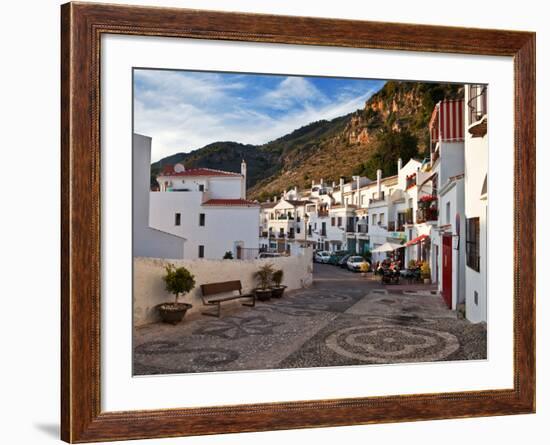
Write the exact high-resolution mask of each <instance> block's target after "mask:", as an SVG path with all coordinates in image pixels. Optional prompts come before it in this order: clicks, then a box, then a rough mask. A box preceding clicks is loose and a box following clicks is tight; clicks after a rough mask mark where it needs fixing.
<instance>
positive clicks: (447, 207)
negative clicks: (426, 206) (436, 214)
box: [445, 202, 451, 224]
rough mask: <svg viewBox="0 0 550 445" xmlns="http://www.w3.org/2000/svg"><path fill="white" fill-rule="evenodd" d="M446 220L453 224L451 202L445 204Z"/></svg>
mask: <svg viewBox="0 0 550 445" xmlns="http://www.w3.org/2000/svg"><path fill="white" fill-rule="evenodd" d="M445 222H446V223H447V224H451V203H450V202H448V203H447V204H446V205H445Z"/></svg>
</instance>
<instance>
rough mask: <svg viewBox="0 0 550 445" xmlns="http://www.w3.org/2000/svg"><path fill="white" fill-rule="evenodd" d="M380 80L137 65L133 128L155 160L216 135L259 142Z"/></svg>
mask: <svg viewBox="0 0 550 445" xmlns="http://www.w3.org/2000/svg"><path fill="white" fill-rule="evenodd" d="M384 83H385V82H384V81H381V80H369V79H343V78H328V77H300V76H274V75H263V74H230V73H214V72H192V71H172V70H170V71H168V70H143V69H140V70H135V71H134V93H135V95H134V130H135V131H136V132H137V133H141V134H145V135H147V136H151V137H152V138H153V149H152V160H153V161H156V160H158V159H160V158H162V157H164V156H167V155H171V154H174V153H179V152H182V151H183V152H188V151H191V150H194V149H197V148H200V147H203V146H205V145H207V144H209V143H211V142H216V141H236V142H241V143H248V144H263V143H265V142H269V141H271V140H273V139H276V138H278V137H280V136H283V135H285V134H287V133H289V132H291V131H292V130H295V129H296V128H299V127H301V126H303V125H306V124H308V123H310V122H313V121H317V120H320V119H332V118H335V117H338V116H341V115H344V114H347V113H349V112H352V111H355V110H357V109H359V108H362V107H363V106H364V103H365V101H366V100H367V99H368V98H369V97H370V96H371V95H372V94H374V93H375V92H376V91H378V90H379V89H380V88H381V87H382V86H383V85H384Z"/></svg>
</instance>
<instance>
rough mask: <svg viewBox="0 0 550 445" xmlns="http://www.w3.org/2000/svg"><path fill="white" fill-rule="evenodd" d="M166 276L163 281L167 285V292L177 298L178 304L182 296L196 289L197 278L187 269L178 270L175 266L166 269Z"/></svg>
mask: <svg viewBox="0 0 550 445" xmlns="http://www.w3.org/2000/svg"><path fill="white" fill-rule="evenodd" d="M164 270H166V274H165V275H164V277H162V279H163V280H164V283H165V284H166V290H167V291H168V292H170V293H171V294H174V296H175V301H174V302H175V303H177V302H178V298H179V296H180V294H182V295H184V294H186V293H187V292H189V291H190V290H192V289H193V288H194V287H195V276H194V275H193V274H192V273H191V272H189V271H188V270H187V269H186V268H185V267H178V268H176V267H175V266H174V265H173V264H168V265H166V266H165V267H164Z"/></svg>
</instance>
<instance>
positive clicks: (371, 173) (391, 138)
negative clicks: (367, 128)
mask: <svg viewBox="0 0 550 445" xmlns="http://www.w3.org/2000/svg"><path fill="white" fill-rule="evenodd" d="M374 146H375V150H374V153H373V154H372V156H371V158H370V159H369V160H368V161H367V162H366V163H364V164H363V174H365V175H366V176H368V177H369V178H376V170H378V169H381V170H382V176H383V177H385V176H391V175H395V174H396V173H397V160H398V159H399V158H401V159H402V160H403V162H404V163H406V162H407V161H408V160H409V159H411V158H414V157H415V156H417V155H418V138H417V137H416V136H414V135H413V134H411V133H410V132H409V131H400V132H399V131H385V132H381V133H379V134H378V135H377V137H376V140H375V143H374Z"/></svg>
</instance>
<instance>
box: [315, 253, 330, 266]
mask: <svg viewBox="0 0 550 445" xmlns="http://www.w3.org/2000/svg"><path fill="white" fill-rule="evenodd" d="M329 259H330V253H329V252H325V251H321V252H315V262H316V263H323V264H326V263H328V260H329Z"/></svg>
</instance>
